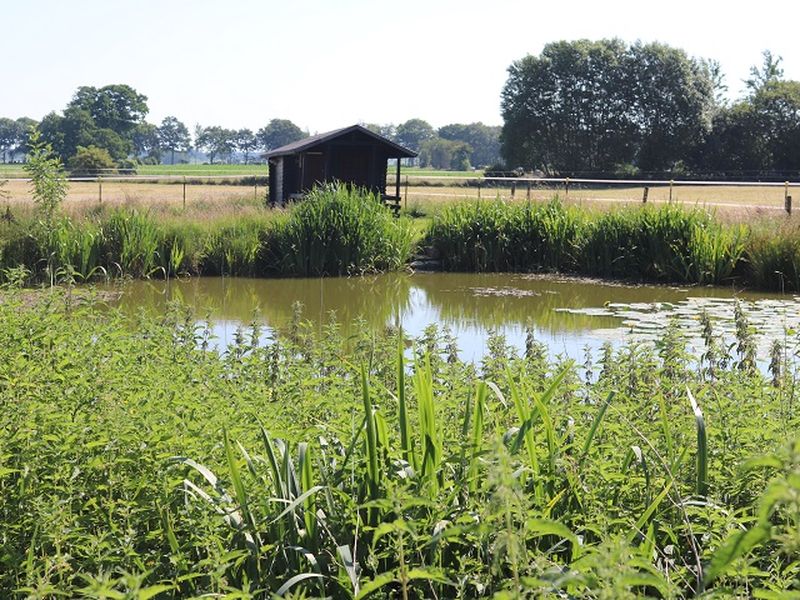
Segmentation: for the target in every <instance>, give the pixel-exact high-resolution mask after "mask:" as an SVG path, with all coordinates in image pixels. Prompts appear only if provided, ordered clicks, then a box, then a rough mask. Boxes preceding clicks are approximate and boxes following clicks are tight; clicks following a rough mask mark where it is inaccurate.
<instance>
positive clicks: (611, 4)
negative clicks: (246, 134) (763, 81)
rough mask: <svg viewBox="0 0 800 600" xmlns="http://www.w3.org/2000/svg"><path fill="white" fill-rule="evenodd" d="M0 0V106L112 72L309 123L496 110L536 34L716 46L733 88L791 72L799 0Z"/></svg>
mask: <svg viewBox="0 0 800 600" xmlns="http://www.w3.org/2000/svg"><path fill="white" fill-rule="evenodd" d="M741 4H742V6H745V7H747V9H745V8H735V6H736V5H735V4H734V3H733V2H730V0H728V1H726V2H718V1H716V0H714V1H704V0H694V1H691V2H689V1H684V0H671V1H670V2H652V1H647V0H638V1H627V0H626V1H613V0H606V1H602V2H601V1H598V0H594V1H584V0H580V1H569V0H562V1H560V2H559V1H553V0H548V1H547V2H534V1H523V0H491V1H489V2H486V1H484V2H476V1H472V0H460V1H453V0H403V1H400V0H394V1H392V2H388V1H384V0H336V1H323V0H283V1H281V2H277V1H274V0H262V1H257V0H224V1H223V0H215V1H210V0H191V1H190V0H135V1H133V2H131V1H129V0H128V1H125V2H122V1H120V0H25V1H19V0H0V20H2V21H3V22H4V24H5V26H4V27H3V28H2V29H3V33H2V36H0V73H2V81H3V86H2V87H0V117H10V118H18V117H22V116H28V117H32V118H34V119H37V120H38V119H41V118H42V117H43V116H44V115H45V114H47V113H48V112H50V111H53V110H55V111H61V110H63V109H64V107H65V106H66V104H67V103H68V102H69V100H70V98H71V97H72V95H73V93H74V92H75V90H76V89H77V88H78V87H79V86H82V85H91V86H96V87H101V86H103V85H108V84H112V83H125V84H128V85H130V86H132V87H133V88H135V89H136V90H137V91H138V92H140V93H142V94H144V95H146V96H147V97H148V106H149V107H150V113H149V115H148V116H147V121H149V122H152V123H159V122H160V121H161V119H163V118H164V117H166V116H168V115H174V116H176V117H178V119H180V120H181V121H183V122H184V123H186V125H187V126H188V127H189V128H190V130H192V129H193V128H194V125H195V124H198V123H199V124H201V125H203V126H210V125H219V126H222V127H227V128H235V129H239V128H243V127H249V128H251V129H253V130H256V129H258V128H260V127H263V126H264V125H266V124H267V123H268V122H269V120H270V119H273V118H281V119H290V120H292V121H293V122H295V123H296V124H298V125H299V126H300V127H301V128H303V129H307V130H308V131H309V132H311V133H316V132H323V131H328V130H331V129H336V128H338V127H344V126H347V125H351V124H353V123H356V122H365V123H381V124H386V123H395V124H397V123H402V122H403V121H406V120H407V119H410V118H415V117H418V118H422V119H425V120H426V121H428V122H429V123H431V124H432V125H433V126H434V127H440V126H442V125H446V124H448V123H471V122H475V121H482V122H484V123H486V124H490V125H500V124H502V117H501V115H500V92H501V90H502V88H503V84H504V83H505V80H506V77H507V69H508V67H509V65H511V63H512V62H514V61H515V60H519V59H521V58H523V57H524V56H526V55H527V54H534V55H536V54H539V53H540V52H541V50H542V48H543V47H544V45H545V44H547V43H548V42H553V41H559V40H574V39H580V38H588V39H601V38H610V37H618V38H620V39H622V40H624V41H626V42H634V41H636V40H641V41H643V42H651V41H659V42H663V43H666V44H669V45H671V46H675V47H679V48H683V49H684V50H686V52H687V53H688V54H690V55H692V56H696V57H698V58H711V59H716V60H717V61H719V62H720V63H721V66H722V69H723V71H724V73H725V74H726V82H727V84H728V86H729V88H730V95H731V96H732V98H736V97H738V96H739V95H741V92H742V88H743V85H742V83H741V80H742V79H744V78H745V77H747V75H748V72H749V69H750V67H751V66H752V65H754V64H759V63H760V62H761V52H762V51H763V50H765V49H769V50H771V51H772V52H773V54H774V55H779V56H782V57H783V67H784V70H785V76H786V78H788V79H800V39H799V38H798V29H797V25H798V23H799V22H800V19H799V18H798V17H800V2H797V0H794V1H784V0H779V1H773V2H764V3H763V4H752V3H741Z"/></svg>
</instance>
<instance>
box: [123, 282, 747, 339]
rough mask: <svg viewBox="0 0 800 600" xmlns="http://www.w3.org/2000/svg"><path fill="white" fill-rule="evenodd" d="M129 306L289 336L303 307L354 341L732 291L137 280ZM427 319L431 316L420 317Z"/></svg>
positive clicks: (127, 294) (587, 326) (561, 327)
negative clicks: (357, 331) (414, 329)
mask: <svg viewBox="0 0 800 600" xmlns="http://www.w3.org/2000/svg"><path fill="white" fill-rule="evenodd" d="M123 290H124V294H123V297H122V300H121V301H120V304H121V306H122V307H123V308H124V309H125V310H126V311H129V312H135V311H136V310H138V309H139V308H140V307H144V308H146V309H148V310H151V311H154V312H163V311H164V310H165V308H166V305H167V302H168V301H169V300H179V301H181V302H182V303H185V304H187V305H189V306H191V307H193V309H194V312H195V314H196V315H197V317H198V318H204V317H205V316H208V317H209V318H210V319H211V320H213V321H225V322H237V323H243V324H246V323H250V322H251V320H252V319H253V316H254V314H255V313H256V312H257V313H258V315H259V318H260V319H261V320H263V322H265V323H266V324H267V325H269V326H271V327H275V328H284V327H286V325H287V324H288V323H289V322H290V321H291V319H292V305H293V304H294V303H295V302H300V303H301V304H302V305H303V309H302V315H303V318H304V319H308V320H310V321H312V322H313V323H314V324H315V326H316V327H317V329H318V330H319V331H321V330H322V328H323V327H324V325H325V324H326V323H327V322H328V321H329V320H330V313H331V312H333V313H335V315H336V320H337V321H338V322H339V323H340V324H341V325H342V327H343V328H344V332H345V334H347V333H348V331H349V329H350V328H351V327H352V326H353V324H354V323H355V322H356V321H357V320H361V321H363V322H364V323H365V324H366V325H368V326H369V327H370V328H371V329H373V330H379V329H380V328H382V327H384V326H385V325H387V324H389V325H392V324H394V323H395V318H396V317H400V318H403V319H409V318H410V319H415V318H416V321H417V323H418V324H419V325H420V327H423V326H425V325H427V324H429V323H428V322H423V321H424V319H425V318H427V317H428V316H429V317H430V319H429V320H430V321H433V320H438V321H440V324H442V325H450V326H451V327H453V329H454V330H456V331H458V330H459V329H461V328H462V327H463V326H475V327H478V328H482V329H489V328H501V327H509V326H512V327H513V326H518V327H522V326H526V325H528V324H531V323H532V324H533V325H535V326H536V327H537V328H538V329H541V330H544V331H549V332H552V333H559V332H568V331H575V332H578V331H588V330H591V329H597V328H613V327H619V326H620V323H621V321H622V318H620V316H619V315H616V314H614V312H613V311H608V312H607V314H606V315H605V316H602V315H600V316H598V315H596V314H594V313H591V314H579V313H572V312H562V311H558V310H556V309H559V308H561V309H563V308H569V309H580V308H587V307H588V308H602V307H603V306H604V305H607V304H608V303H615V304H616V303H619V304H626V305H636V304H639V303H649V302H656V301H658V302H672V303H677V302H681V301H684V300H685V299H686V297H687V295H692V296H699V295H713V296H730V295H731V294H732V292H731V291H730V290H725V289H719V288H696V289H692V290H691V292H688V291H687V290H678V289H675V288H668V287H658V288H654V287H652V286H639V287H624V286H610V285H603V284H598V283H587V282H584V281H581V280H575V281H570V280H562V281H559V280H553V279H548V278H538V277H529V276H525V275H510V274H474V273H431V274H420V275H415V276H410V275H407V274H401V273H393V274H386V275H378V276H367V277H353V278H317V279H308V278H304V279H245V278H194V279H187V280H179V281H170V282H164V281H133V282H129V283H127V284H124V286H123ZM419 315H423V316H422V317H420V316H419Z"/></svg>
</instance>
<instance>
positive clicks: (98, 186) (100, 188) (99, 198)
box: [97, 175, 103, 204]
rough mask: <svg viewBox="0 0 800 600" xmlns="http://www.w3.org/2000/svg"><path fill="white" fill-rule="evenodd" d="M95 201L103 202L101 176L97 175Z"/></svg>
mask: <svg viewBox="0 0 800 600" xmlns="http://www.w3.org/2000/svg"><path fill="white" fill-rule="evenodd" d="M97 201H98V203H100V204H102V203H103V176H102V175H98V176H97Z"/></svg>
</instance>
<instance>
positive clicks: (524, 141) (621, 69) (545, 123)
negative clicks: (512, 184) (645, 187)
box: [501, 39, 714, 173]
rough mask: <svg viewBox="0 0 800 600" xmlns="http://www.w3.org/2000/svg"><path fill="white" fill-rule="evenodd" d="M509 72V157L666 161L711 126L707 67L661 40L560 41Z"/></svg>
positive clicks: (562, 167)
mask: <svg viewBox="0 0 800 600" xmlns="http://www.w3.org/2000/svg"><path fill="white" fill-rule="evenodd" d="M508 72H509V77H508V80H507V81H506V84H505V86H504V88H503V91H502V96H501V106H502V114H503V119H504V125H503V130H502V134H501V143H502V153H503V156H504V158H505V159H506V162H507V163H508V165H509V166H522V167H525V168H528V169H542V170H543V171H545V172H548V173H554V172H573V173H574V172H593V171H594V172H597V171H605V172H608V171H612V170H614V169H615V168H617V167H618V166H619V165H623V164H635V165H636V166H637V167H638V168H641V169H645V170H669V169H672V168H673V167H674V166H675V164H676V163H678V162H679V161H681V160H682V159H684V157H685V154H686V152H687V149H688V148H690V147H691V146H692V145H694V144H697V143H699V142H700V141H701V140H702V136H703V134H704V132H706V131H707V130H708V129H709V127H710V117H711V112H712V108H713V106H714V86H713V82H712V79H711V76H710V73H709V70H708V68H707V67H706V65H705V63H703V62H701V61H697V60H695V59H692V58H689V57H688V56H687V55H686V53H685V52H683V51H682V50H679V49H676V48H671V47H669V46H666V45H664V44H657V43H653V44H642V43H636V44H633V45H631V46H627V45H625V44H624V43H623V42H622V41H620V40H617V39H612V40H600V41H590V40H577V41H571V42H566V41H563V42H555V43H551V44H547V45H546V46H545V47H544V49H543V50H542V53H541V55H539V56H530V55H529V56H526V57H525V58H523V59H521V60H519V61H516V62H514V63H513V64H512V65H511V66H510V67H509V70H508Z"/></svg>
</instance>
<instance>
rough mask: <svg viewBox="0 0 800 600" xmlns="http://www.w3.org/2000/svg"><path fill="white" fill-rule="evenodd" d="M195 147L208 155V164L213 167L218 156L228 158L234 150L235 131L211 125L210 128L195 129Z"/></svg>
mask: <svg viewBox="0 0 800 600" xmlns="http://www.w3.org/2000/svg"><path fill="white" fill-rule="evenodd" d="M196 133H197V138H196V140H195V144H196V146H197V147H198V148H199V149H200V150H202V151H203V152H205V153H206V155H208V160H209V162H210V163H211V164H212V165H213V164H214V159H216V158H217V157H218V156H227V157H228V159H229V160H230V156H231V154H232V153H233V151H234V150H235V149H236V131H234V130H232V129H225V128H224V127H218V126H216V125H212V126H211V127H197V128H196Z"/></svg>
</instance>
